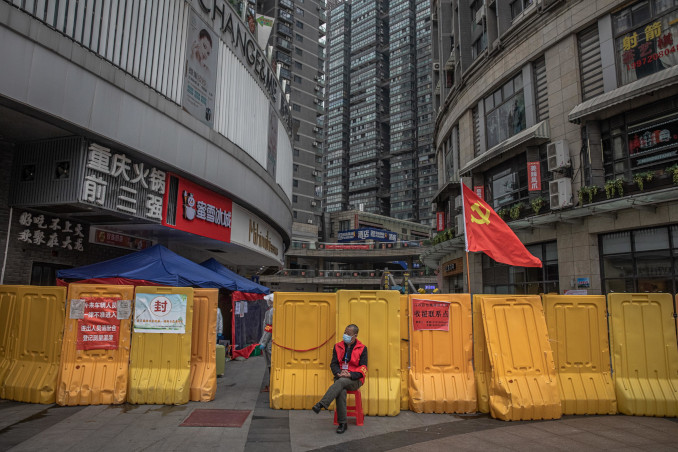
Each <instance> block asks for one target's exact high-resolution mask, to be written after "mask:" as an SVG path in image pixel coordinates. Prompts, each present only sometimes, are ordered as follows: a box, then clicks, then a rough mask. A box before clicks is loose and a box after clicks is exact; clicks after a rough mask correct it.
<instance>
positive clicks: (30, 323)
mask: <svg viewBox="0 0 678 452" xmlns="http://www.w3.org/2000/svg"><path fill="white" fill-rule="evenodd" d="M65 301H66V288H65V287H38V286H22V287H21V288H19V289H18V291H17V296H16V309H15V314H14V315H13V318H14V319H15V321H16V323H15V324H14V325H13V326H12V328H11V329H12V337H13V340H15V341H16V342H15V344H16V346H15V348H14V351H13V352H12V354H13V356H14V358H15V360H13V362H12V363H11V364H10V368H9V371H8V373H7V375H6V377H5V381H4V383H3V385H2V387H0V398H3V399H9V400H16V401H18V402H30V403H44V404H50V403H54V402H55V400H56V384H57V376H58V373H59V362H60V359H61V341H62V338H63V332H64V305H65Z"/></svg>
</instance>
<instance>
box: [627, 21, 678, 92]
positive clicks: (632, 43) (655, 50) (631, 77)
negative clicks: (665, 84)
mask: <svg viewBox="0 0 678 452" xmlns="http://www.w3.org/2000/svg"><path fill="white" fill-rule="evenodd" d="M620 14H624V13H623V12H622V13H620ZM628 15H629V16H630V15H631V13H630V12H629V13H628ZM620 19H621V18H620ZM673 36H677V37H678V11H676V10H674V11H671V12H670V13H668V14H665V15H663V16H657V17H656V18H655V20H654V21H652V22H650V23H649V24H645V25H643V26H641V27H639V28H636V29H634V30H630V31H628V32H627V33H625V34H624V35H622V36H620V37H619V38H617V40H616V53H617V55H616V56H617V61H618V64H617V67H619V68H620V70H619V72H620V75H621V83H622V85H625V84H627V83H631V82H633V81H636V80H638V79H641V78H643V77H647V76H648V75H652V74H655V73H657V72H660V71H663V70H664V69H666V68H669V67H672V66H675V65H676V64H677V63H678V53H677V52H678V41H676V42H674V38H673Z"/></svg>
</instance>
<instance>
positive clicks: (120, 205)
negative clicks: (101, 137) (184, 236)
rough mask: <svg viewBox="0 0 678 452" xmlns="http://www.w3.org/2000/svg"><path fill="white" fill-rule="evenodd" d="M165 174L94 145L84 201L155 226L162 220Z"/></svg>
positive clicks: (88, 158) (88, 160)
mask: <svg viewBox="0 0 678 452" xmlns="http://www.w3.org/2000/svg"><path fill="white" fill-rule="evenodd" d="M164 193H165V172H164V171H161V170H158V169H157V168H154V167H152V166H150V165H147V164H146V163H144V162H140V161H133V160H132V159H131V158H129V157H128V156H127V155H126V154H124V153H122V152H111V150H110V149H109V148H107V147H104V146H101V145H99V144H96V143H91V144H90V145H89V148H88V149H87V154H86V164H85V179H84V182H83V185H82V192H81V194H80V201H81V202H83V203H85V204H89V205H93V206H97V207H103V208H105V209H109V210H113V211H116V212H120V213H124V214H126V215H131V216H133V217H136V218H141V219H144V220H147V221H151V222H154V223H158V222H160V220H161V219H162V197H163V194H164Z"/></svg>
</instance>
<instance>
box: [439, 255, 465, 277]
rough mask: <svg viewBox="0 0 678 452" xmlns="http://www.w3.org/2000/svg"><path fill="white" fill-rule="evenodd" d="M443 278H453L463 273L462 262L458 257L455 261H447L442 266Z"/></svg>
mask: <svg viewBox="0 0 678 452" xmlns="http://www.w3.org/2000/svg"><path fill="white" fill-rule="evenodd" d="M442 269H443V276H445V277H447V276H454V275H459V274H461V273H463V271H464V260H463V259H462V258H461V257H459V258H457V259H452V260H451V261H447V262H445V263H444V264H443V265H442Z"/></svg>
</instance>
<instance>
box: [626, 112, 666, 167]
mask: <svg viewBox="0 0 678 452" xmlns="http://www.w3.org/2000/svg"><path fill="white" fill-rule="evenodd" d="M627 136H628V140H629V141H628V147H629V155H630V156H631V166H632V167H633V168H635V167H638V166H643V165H647V164H655V163H660V162H662V161H664V160H673V159H675V158H676V156H677V155H678V146H677V145H678V117H676V116H670V117H664V118H660V119H657V120H655V121H653V122H652V123H650V124H648V121H646V122H644V123H642V124H638V125H631V126H629V128H628V132H627Z"/></svg>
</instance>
